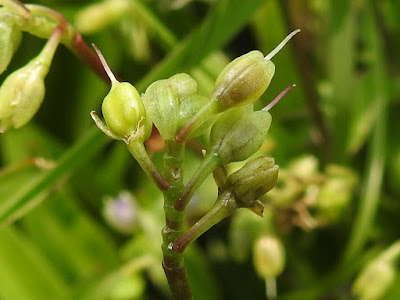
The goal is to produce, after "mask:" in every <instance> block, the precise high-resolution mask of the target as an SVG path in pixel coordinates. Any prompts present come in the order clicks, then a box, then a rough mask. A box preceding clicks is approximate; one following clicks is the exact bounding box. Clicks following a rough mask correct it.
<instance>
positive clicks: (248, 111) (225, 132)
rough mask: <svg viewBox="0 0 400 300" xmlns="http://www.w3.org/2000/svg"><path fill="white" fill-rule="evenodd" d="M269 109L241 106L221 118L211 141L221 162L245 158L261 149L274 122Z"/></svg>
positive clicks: (213, 129) (214, 128)
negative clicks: (254, 109)
mask: <svg viewBox="0 0 400 300" xmlns="http://www.w3.org/2000/svg"><path fill="white" fill-rule="evenodd" d="M271 120H272V118H271V114H270V113H269V112H267V111H255V112H254V111H252V105H249V107H243V108H237V109H235V110H233V111H229V112H226V113H224V114H223V115H222V116H221V117H219V118H218V119H217V121H216V122H215V124H214V125H213V127H212V129H211V133H210V144H211V149H212V152H214V153H215V154H216V155H217V156H218V158H219V160H220V163H221V164H223V165H226V164H228V163H230V162H234V161H241V160H245V159H246V158H248V157H250V156H251V155H253V154H254V153H255V152H256V151H257V150H258V149H260V147H261V145H262V143H263V142H264V140H265V137H266V135H267V133H268V129H269V126H270V125H271Z"/></svg>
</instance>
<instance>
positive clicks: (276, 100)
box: [262, 84, 296, 111]
mask: <svg viewBox="0 0 400 300" xmlns="http://www.w3.org/2000/svg"><path fill="white" fill-rule="evenodd" d="M295 86H296V85H295V84H292V85H289V86H288V87H287V88H286V89H284V90H283V91H282V92H280V93H279V95H278V96H276V98H275V99H274V100H272V101H271V102H270V103H269V104H268V105H267V106H266V107H264V108H263V109H262V110H264V111H269V110H270V109H271V108H273V107H274V106H275V104H277V103H278V102H279V101H280V100H281V99H282V98H283V97H284V96H285V95H286V94H287V93H288V92H289V91H290V90H291V89H292V88H294V87H295Z"/></svg>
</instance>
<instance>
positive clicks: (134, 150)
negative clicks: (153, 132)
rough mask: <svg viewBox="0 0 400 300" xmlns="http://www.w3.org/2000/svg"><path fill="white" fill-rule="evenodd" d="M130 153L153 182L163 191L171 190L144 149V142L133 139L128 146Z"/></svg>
mask: <svg viewBox="0 0 400 300" xmlns="http://www.w3.org/2000/svg"><path fill="white" fill-rule="evenodd" d="M127 147H128V150H129V152H130V153H131V154H132V155H133V157H134V158H135V159H136V160H137V162H138V163H139V165H140V166H141V167H142V169H143V170H144V171H145V172H146V174H147V175H148V176H149V177H150V179H151V180H153V182H154V183H155V184H156V185H157V187H158V188H159V189H160V190H161V191H165V190H167V189H168V188H169V183H168V181H167V180H166V179H165V178H164V177H163V176H162V175H161V174H160V172H159V171H158V170H157V168H156V166H155V165H154V164H153V162H152V161H151V159H150V157H149V155H148V154H147V152H146V149H145V148H144V145H143V142H142V141H141V140H138V139H132V140H131V141H129V143H128V144H127Z"/></svg>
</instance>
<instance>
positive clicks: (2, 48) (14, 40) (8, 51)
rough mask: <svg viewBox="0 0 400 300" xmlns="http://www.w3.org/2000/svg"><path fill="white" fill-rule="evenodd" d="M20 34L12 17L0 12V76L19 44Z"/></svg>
mask: <svg viewBox="0 0 400 300" xmlns="http://www.w3.org/2000/svg"><path fill="white" fill-rule="evenodd" d="M21 37H22V33H21V31H20V30H19V28H18V27H17V26H16V24H15V22H14V20H13V19H12V17H11V16H10V15H9V14H7V13H4V12H1V11H0V74H2V73H3V72H4V71H5V70H6V69H7V67H8V65H9V63H10V61H11V58H12V57H13V55H14V53H15V51H16V50H17V48H18V46H19V44H20V42H21Z"/></svg>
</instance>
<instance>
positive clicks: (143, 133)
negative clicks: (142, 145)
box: [102, 81, 151, 141]
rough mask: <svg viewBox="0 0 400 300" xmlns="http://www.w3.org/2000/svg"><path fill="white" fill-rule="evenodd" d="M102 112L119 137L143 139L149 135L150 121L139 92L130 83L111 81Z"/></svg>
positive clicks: (112, 130)
mask: <svg viewBox="0 0 400 300" xmlns="http://www.w3.org/2000/svg"><path fill="white" fill-rule="evenodd" d="M102 112H103V116H104V119H105V121H106V124H107V126H108V128H109V129H110V131H111V132H112V133H114V134H115V135H116V136H118V137H119V138H120V139H125V138H132V137H140V138H141V139H142V141H144V140H146V139H147V138H148V137H149V136H150V133H151V121H150V120H149V119H148V118H147V117H146V110H145V108H144V105H143V103H142V101H141V99H140V95H139V93H138V92H137V90H136V89H135V87H134V86H133V85H131V84H130V83H128V82H118V81H113V83H112V86H111V90H110V92H109V93H108V95H107V96H106V97H105V98H104V101H103V105H102Z"/></svg>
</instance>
